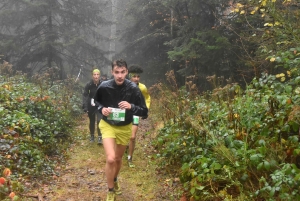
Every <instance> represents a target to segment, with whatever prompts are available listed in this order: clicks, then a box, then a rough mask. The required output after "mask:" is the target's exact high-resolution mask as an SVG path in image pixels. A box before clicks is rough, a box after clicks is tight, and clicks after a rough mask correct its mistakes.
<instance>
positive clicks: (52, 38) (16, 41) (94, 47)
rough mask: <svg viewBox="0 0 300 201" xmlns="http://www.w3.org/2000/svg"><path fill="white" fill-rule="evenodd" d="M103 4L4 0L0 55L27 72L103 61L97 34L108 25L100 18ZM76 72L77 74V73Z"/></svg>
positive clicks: (68, 0)
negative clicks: (98, 30)
mask: <svg viewBox="0 0 300 201" xmlns="http://www.w3.org/2000/svg"><path fill="white" fill-rule="evenodd" d="M105 6H106V3H105V1H101V2H100V1H97V2H96V1H93V0H63V1H62V0H3V1H2V2H1V3H0V27H1V29H0V53H1V54H4V55H5V58H6V59H7V60H9V61H10V62H11V63H12V64H13V65H14V69H15V70H18V71H22V72H26V73H29V74H30V73H33V72H42V71H46V70H47V69H49V68H53V67H55V68H56V69H58V71H59V78H62V77H63V76H64V73H65V72H64V71H66V68H69V70H70V69H71V70H76V68H77V67H80V65H84V66H93V65H95V64H99V63H100V64H101V62H103V61H105V57H104V54H105V52H104V51H103V50H101V49H100V47H98V45H99V43H98V42H99V41H101V40H103V39H104V38H103V37H102V36H101V35H100V34H99V33H98V32H97V31H96V30H97V29H99V28H101V26H103V25H105V23H107V22H106V21H105V20H104V18H103V16H101V13H102V9H104V8H105ZM77 72H78V71H77Z"/></svg>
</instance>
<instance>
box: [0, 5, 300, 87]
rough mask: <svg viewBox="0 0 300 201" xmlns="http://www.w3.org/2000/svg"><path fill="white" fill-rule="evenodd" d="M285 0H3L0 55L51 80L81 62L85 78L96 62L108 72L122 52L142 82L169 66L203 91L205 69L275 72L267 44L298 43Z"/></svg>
mask: <svg viewBox="0 0 300 201" xmlns="http://www.w3.org/2000/svg"><path fill="white" fill-rule="evenodd" d="M263 2H267V1H263ZM282 2H284V1H277V4H278V6H277V7H276V12H275V10H274V9H273V8H272V7H267V4H265V5H264V4H263V3H262V2H261V1H252V2H251V3H250V2H248V1H232V0H210V1H204V0H203V1H202V0H165V1H159V0H157V1H143V0H136V1H134V0H124V1H117V0H112V1H105V0H99V1H95V0H94V1H93V0H84V1H81V0H72V1H68V0H66V1H62V0H39V1H30V0H22V1H10V0H3V1H1V3H0V6H1V7H0V16H1V17H0V24H1V34H0V41H1V43H0V53H1V59H2V60H5V61H8V62H10V63H11V64H12V65H13V69H14V70H15V71H22V72H23V73H27V74H28V75H29V76H32V75H33V74H34V73H42V72H45V71H47V70H49V69H53V70H55V73H54V75H53V76H54V77H56V78H54V79H64V78H66V77H67V76H77V75H78V73H79V71H80V69H81V68H82V74H81V76H82V79H81V80H82V81H86V80H87V79H88V78H89V75H90V71H91V69H92V68H93V67H95V66H96V67H98V68H100V69H101V70H102V72H103V74H110V70H109V69H110V67H109V66H110V62H111V60H112V58H124V59H125V60H126V61H127V62H128V64H133V63H134V64H139V65H141V66H142V67H143V68H144V72H145V73H144V74H143V75H142V79H143V80H144V82H145V83H146V84H147V85H152V84H154V83H156V82H157V81H163V80H165V73H166V72H167V71H170V70H174V71H175V72H176V77H178V80H179V81H180V84H181V85H182V84H184V83H185V81H186V78H188V77H189V76H191V75H195V77H193V78H191V79H193V81H194V82H195V83H196V84H197V86H198V87H199V90H200V91H203V90H207V89H210V87H211V85H210V84H209V83H208V82H207V77H208V76H216V77H219V80H220V82H221V83H220V84H223V85H224V84H226V83H227V82H239V83H241V84H245V83H248V82H249V81H251V80H252V78H253V77H255V76H260V74H261V73H262V72H268V73H273V72H274V71H276V70H275V68H274V67H275V65H274V64H273V63H270V62H268V61H266V60H265V58H266V57H268V56H270V55H272V54H274V53H275V52H273V53H272V51H274V50H275V49H276V50H278V48H280V49H283V50H285V49H287V48H288V47H289V46H291V45H292V44H293V43H297V41H296V40H295V39H296V38H295V37H292V36H291V35H290V34H292V33H291V32H293V33H295V30H291V28H289V29H288V27H283V26H282V25H281V24H280V23H282V22H281V21H280V20H285V19H286V20H285V21H286V22H287V23H288V24H289V26H290V27H292V26H293V25H295V26H297V23H298V21H297V20H296V19H297V18H296V15H294V14H293V13H294V12H295V13H297V12H296V10H297V8H298V4H297V2H295V3H292V2H290V1H287V2H288V4H282ZM274 8H275V7H274ZM241 11H243V13H240V12H241ZM279 11H280V12H279ZM275 21H276V23H279V24H278V25H277V26H276V25H274V26H269V25H266V23H270V24H274V23H275ZM281 33H283V34H281ZM285 41H288V42H285ZM278 42H281V43H280V45H278ZM226 80H227V82H226Z"/></svg>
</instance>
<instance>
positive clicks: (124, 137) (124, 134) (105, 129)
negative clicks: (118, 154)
mask: <svg viewBox="0 0 300 201" xmlns="http://www.w3.org/2000/svg"><path fill="white" fill-rule="evenodd" d="M131 127H132V124H128V125H125V126H114V125H110V124H109V123H107V122H105V121H100V123H99V128H100V130H101V131H102V133H103V135H102V139H105V138H114V139H116V144H120V145H124V146H126V145H127V143H128V142H129V140H130V137H131Z"/></svg>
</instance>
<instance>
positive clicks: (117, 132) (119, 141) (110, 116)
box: [94, 60, 148, 201]
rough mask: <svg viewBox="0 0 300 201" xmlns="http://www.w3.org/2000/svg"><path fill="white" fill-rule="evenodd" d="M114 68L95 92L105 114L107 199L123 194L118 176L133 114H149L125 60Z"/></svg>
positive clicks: (104, 136) (108, 200)
mask: <svg viewBox="0 0 300 201" xmlns="http://www.w3.org/2000/svg"><path fill="white" fill-rule="evenodd" d="M111 72H112V75H113V77H114V78H113V79H110V80H107V81H103V82H102V83H101V84H100V86H99V87H98V89H97V91H96V93H95V96H94V100H95V103H96V105H98V111H99V112H100V113H101V114H102V115H103V118H102V119H101V121H100V123H99V127H100V130H101V133H102V138H103V147H104V151H105V155H106V164H105V175H106V180H107V185H108V193H107V197H106V201H114V200H115V199H116V194H121V188H120V186H119V183H118V179H117V178H118V174H119V172H120V169H121V166H122V157H123V155H124V152H125V149H126V147H127V145H128V143H129V140H130V136H131V128H132V120H133V115H136V116H142V117H143V116H147V115H148V109H147V106H146V103H145V100H144V97H143V95H142V93H141V91H140V89H139V88H138V86H137V85H136V84H135V83H133V82H131V81H129V80H128V79H126V76H127V74H128V68H127V63H126V61H124V60H115V61H113V62H112V71H111Z"/></svg>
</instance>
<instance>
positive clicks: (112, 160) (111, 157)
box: [106, 156, 116, 164]
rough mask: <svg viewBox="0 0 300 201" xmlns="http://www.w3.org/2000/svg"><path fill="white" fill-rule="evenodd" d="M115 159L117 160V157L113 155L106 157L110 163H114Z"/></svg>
mask: <svg viewBox="0 0 300 201" xmlns="http://www.w3.org/2000/svg"><path fill="white" fill-rule="evenodd" d="M115 161H116V159H115V157H113V156H108V157H107V159H106V162H107V163H108V164H113V163H115Z"/></svg>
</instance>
